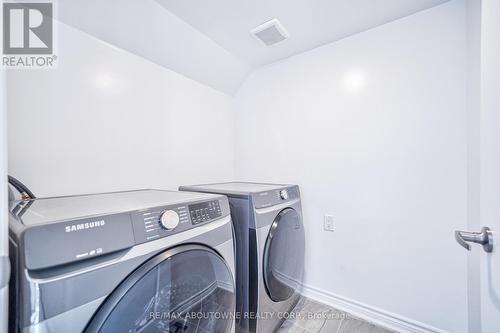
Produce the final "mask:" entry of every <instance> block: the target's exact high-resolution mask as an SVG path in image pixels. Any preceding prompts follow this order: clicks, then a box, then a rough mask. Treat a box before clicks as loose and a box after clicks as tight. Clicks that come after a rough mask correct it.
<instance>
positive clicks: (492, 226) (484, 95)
mask: <svg viewBox="0 0 500 333" xmlns="http://www.w3.org/2000/svg"><path fill="white" fill-rule="evenodd" d="M499 18H500V1H499V0H482V1H481V60H480V108H479V109H480V111H479V112H480V117H479V118H480V119H479V128H478V130H479V180H478V182H479V198H478V200H477V202H478V203H479V212H480V214H479V215H480V217H479V218H478V219H479V221H478V222H479V224H480V225H481V226H482V227H483V229H482V230H471V231H473V232H458V233H456V238H457V241H458V242H459V243H461V244H462V245H463V246H464V247H466V248H472V247H478V248H477V249H474V250H475V251H478V250H479V252H480V253H479V255H480V265H479V267H476V268H473V269H472V271H470V272H469V274H470V275H471V276H472V275H476V273H477V269H479V283H478V285H475V286H474V288H473V290H472V296H471V295H469V296H471V299H469V302H473V299H475V298H476V295H478V302H477V303H478V304H477V306H478V307H479V306H480V309H476V304H475V303H474V306H473V307H474V308H473V309H472V310H471V309H470V308H469V311H477V310H479V312H480V314H481V315H480V318H479V316H478V317H477V318H476V317H475V316H470V318H469V319H470V320H471V321H472V325H469V332H470V333H478V331H479V327H481V329H480V331H481V332H482V333H498V332H500V19H499ZM476 199H477V198H476ZM486 228H488V229H486ZM476 243H479V244H476ZM474 270H476V271H475V272H474ZM478 321H480V323H479V322H478Z"/></svg>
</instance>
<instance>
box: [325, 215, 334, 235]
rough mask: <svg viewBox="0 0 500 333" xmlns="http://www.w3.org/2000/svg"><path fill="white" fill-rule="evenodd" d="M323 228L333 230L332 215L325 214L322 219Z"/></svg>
mask: <svg viewBox="0 0 500 333" xmlns="http://www.w3.org/2000/svg"><path fill="white" fill-rule="evenodd" d="M323 230H325V231H334V229H333V215H325V218H324V220H323Z"/></svg>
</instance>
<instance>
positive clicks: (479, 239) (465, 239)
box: [455, 227, 493, 252]
mask: <svg viewBox="0 0 500 333" xmlns="http://www.w3.org/2000/svg"><path fill="white" fill-rule="evenodd" d="M455 239H456V240H457V242H458V244H460V245H462V246H463V247H464V248H465V249H466V250H468V251H470V244H469V242H471V243H477V244H481V245H482V246H483V249H484V251H486V252H492V251H493V234H492V232H491V230H490V228H488V227H483V228H482V229H481V232H468V231H459V230H457V231H455Z"/></svg>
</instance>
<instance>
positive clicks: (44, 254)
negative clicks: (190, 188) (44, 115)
mask: <svg viewBox="0 0 500 333" xmlns="http://www.w3.org/2000/svg"><path fill="white" fill-rule="evenodd" d="M9 210H10V220H9V227H10V256H11V262H12V279H11V286H10V291H11V295H10V313H11V316H10V323H9V325H10V331H11V332H42V333H43V332H54V333H58V332H61V333H63V332H64V333H67V332H217V333H218V332H231V331H234V311H235V302H236V300H235V282H234V273H235V269H234V252H233V238H232V234H233V231H232V226H231V218H230V212H229V204H228V200H227V198H226V197H225V196H222V195H209V194H201V193H197V194H196V193H187V192H171V191H159V190H140V191H128V192H116V193H105V194H94V195H81V196H70V197H57V198H47V199H33V200H24V201H13V202H11V203H10V207H9Z"/></svg>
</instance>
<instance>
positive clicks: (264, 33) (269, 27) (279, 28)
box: [250, 19, 290, 46]
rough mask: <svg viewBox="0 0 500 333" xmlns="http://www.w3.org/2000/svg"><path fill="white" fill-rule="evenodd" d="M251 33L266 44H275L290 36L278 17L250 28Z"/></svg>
mask: <svg viewBox="0 0 500 333" xmlns="http://www.w3.org/2000/svg"><path fill="white" fill-rule="evenodd" d="M250 33H251V34H252V35H253V36H254V37H255V38H256V39H257V40H259V41H260V42H261V43H262V44H264V45H265V46H271V45H274V44H276V43H279V42H281V41H284V40H285V39H287V38H288V37H290V34H289V33H288V31H286V30H285V28H284V27H283V25H282V24H281V22H280V21H278V19H272V20H270V21H267V22H266V23H264V24H261V25H259V26H258V27H256V28H254V29H252V30H250Z"/></svg>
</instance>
